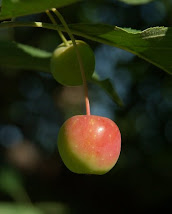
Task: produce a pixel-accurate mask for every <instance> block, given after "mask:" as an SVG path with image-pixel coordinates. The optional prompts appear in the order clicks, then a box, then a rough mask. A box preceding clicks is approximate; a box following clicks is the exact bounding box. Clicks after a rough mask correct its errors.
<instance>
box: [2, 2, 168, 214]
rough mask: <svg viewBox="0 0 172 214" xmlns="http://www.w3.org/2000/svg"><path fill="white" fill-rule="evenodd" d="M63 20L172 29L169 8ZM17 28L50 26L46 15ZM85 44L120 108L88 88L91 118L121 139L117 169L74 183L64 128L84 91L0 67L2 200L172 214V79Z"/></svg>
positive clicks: (28, 36) (82, 11)
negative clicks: (61, 138) (63, 154)
mask: <svg viewBox="0 0 172 214" xmlns="http://www.w3.org/2000/svg"><path fill="white" fill-rule="evenodd" d="M59 11H60V12H61V13H62V14H63V16H64V17H65V19H66V21H67V22H68V23H76V22H89V23H97V22H101V23H106V24H112V25H117V26H120V27H131V28H134V29H139V30H144V29H146V28H148V27H152V26H172V1H171V0H161V1H160V0H159V1H153V2H152V3H149V4H146V5H141V6H131V5H127V4H124V3H121V2H118V1H115V0H108V1H105V0H99V1H85V3H77V4H74V5H72V6H68V7H64V8H61V9H60V10H59ZM18 20H20V21H42V22H49V19H48V17H47V16H46V14H43V13H41V14H36V15H32V16H27V17H21V18H18ZM66 36H67V35H66ZM77 38H79V37H77ZM0 39H4V40H15V41H17V42H20V43H23V44H28V45H31V46H34V47H38V48H40V49H43V50H47V51H49V52H52V51H53V50H54V49H55V48H56V46H57V45H58V44H60V43H61V41H60V38H59V36H58V35H57V32H54V31H49V30H45V29H32V28H20V29H19V28H18V29H5V30H1V31H0ZM79 39H81V38H79ZM85 41H86V42H87V43H88V44H89V45H90V46H91V47H92V49H93V50H94V52H95V57H96V72H97V73H98V74H99V75H100V77H101V78H102V79H105V78H109V79H110V81H111V82H112V84H113V85H114V87H115V88H116V90H117V92H118V94H119V96H120V97H121V99H122V100H123V102H124V107H118V106H117V105H116V104H115V103H114V102H113V101H112V100H111V99H110V98H109V97H108V95H106V93H105V92H104V91H102V89H101V88H99V87H98V86H96V85H94V84H91V83H89V96H90V103H91V112H92V114H95V115H101V116H105V117H109V118H111V119H112V120H114V121H115V122H116V123H117V124H118V126H119V128H120V130H121V134H122V150H121V155H120V158H119V160H118V162H117V164H116V166H115V167H114V168H113V169H112V170H111V171H110V172H109V173H108V174H106V175H103V176H95V175H77V174H74V173H72V172H70V171H69V170H68V169H67V168H66V167H65V166H64V164H63V163H62V161H61V159H60V156H59V153H58V150H57V145H56V144H57V143H56V141H57V135H58V131H59V128H60V126H61V125H62V124H63V122H64V121H65V120H66V119H67V118H69V117H71V116H73V115H75V114H84V113H85V109H84V99H83V90H82V87H63V86H61V85H60V84H58V83H57V82H56V81H55V80H54V79H53V78H52V76H51V75H50V74H45V73H41V72H36V71H31V70H17V69H7V68H0V201H1V202H3V203H4V202H8V203H11V204H13V203H20V204H21V203H28V204H29V203H33V204H35V205H37V206H40V207H42V209H43V210H44V211H46V213H48V214H56V213H57V214H69V213H72V214H81V213H82V214H86V213H91V214H92V213H117V212H121V213H123V212H125V213H126V212H129V211H132V212H139V213H142V212H148V211H154V212H156V211H163V212H165V213H166V212H167V211H168V212H169V211H170V210H171V211H172V208H171V200H172V77H171V76H170V75H169V74H167V73H165V72H164V71H162V70H161V69H159V68H157V67H155V66H153V65H151V64H149V63H147V62H145V61H143V60H142V59H139V58H138V57H136V56H134V55H132V54H130V53H128V52H126V51H123V50H121V49H118V48H115V47H111V46H107V45H103V44H99V43H95V42H92V41H89V40H85ZM159 54H161V53H159ZM171 61H172V59H171ZM50 202H51V203H50ZM2 214H3V213H2ZM4 214H6V213H5V212H4ZM31 214H32V213H31Z"/></svg>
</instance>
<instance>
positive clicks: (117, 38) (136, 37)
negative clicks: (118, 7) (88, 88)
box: [0, 22, 172, 74]
mask: <svg viewBox="0 0 172 214" xmlns="http://www.w3.org/2000/svg"><path fill="white" fill-rule="evenodd" d="M22 26H28V27H43V28H47V29H53V30H57V29H59V30H62V31H65V29H64V27H62V26H56V25H52V24H45V23H41V22H4V23H2V24H0V28H5V27H22ZM69 27H70V29H71V31H72V33H73V34H75V35H78V36H81V37H84V38H87V39H90V40H93V41H96V42H100V43H104V44H107V45H111V46H115V47H118V48H121V49H124V50H126V51H129V52H131V53H133V54H135V55H137V56H139V57H140V58H142V59H144V60H146V61H148V62H150V63H152V64H154V65H155V66H157V67H159V68H161V69H162V70H164V71H166V72H168V73H170V74H172V60H171V59H172V28H171V27H152V28H148V29H146V30H144V31H138V30H132V29H127V28H120V27H116V26H111V25H105V24H80V23H79V24H72V25H69Z"/></svg>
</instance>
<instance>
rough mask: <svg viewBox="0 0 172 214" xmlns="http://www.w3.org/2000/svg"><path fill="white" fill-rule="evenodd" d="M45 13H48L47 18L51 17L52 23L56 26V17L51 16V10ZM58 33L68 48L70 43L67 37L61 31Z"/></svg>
mask: <svg viewBox="0 0 172 214" xmlns="http://www.w3.org/2000/svg"><path fill="white" fill-rule="evenodd" d="M45 12H46V14H47V16H48V17H49V19H50V20H51V22H52V23H53V24H56V25H57V22H56V20H55V19H54V17H53V16H52V15H51V13H50V11H49V10H46V11H45ZM57 32H58V34H59V36H60V37H61V39H62V41H63V42H64V44H65V45H66V46H69V43H68V41H67V39H66V38H65V36H64V35H63V33H62V32H61V31H60V30H57Z"/></svg>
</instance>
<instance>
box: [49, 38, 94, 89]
mask: <svg viewBox="0 0 172 214" xmlns="http://www.w3.org/2000/svg"><path fill="white" fill-rule="evenodd" d="M68 44H69V46H66V45H65V44H64V43H62V44H61V45H59V46H58V47H57V48H56V49H55V51H54V52H53V55H52V58H51V73H52V75H53V77H54V78H55V80H56V81H57V82H59V83H61V84H62V85H67V86H75V85H82V84H83V81H82V76H81V71H80V67H79V63H78V58H77V55H76V50H75V47H74V46H73V44H72V41H68ZM76 44H77V47H78V50H79V53H80V56H81V59H82V63H83V67H84V72H85V76H86V79H90V78H91V76H92V74H93V72H94V68H95V57H94V53H93V51H92V49H91V48H90V46H89V45H88V44H86V43H85V42H83V41H80V40H76Z"/></svg>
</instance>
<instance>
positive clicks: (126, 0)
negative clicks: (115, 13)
mask: <svg viewBox="0 0 172 214" xmlns="http://www.w3.org/2000/svg"><path fill="white" fill-rule="evenodd" d="M119 1H122V2H124V3H126V4H134V5H137V4H146V3H149V2H151V1H154V0H119Z"/></svg>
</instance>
